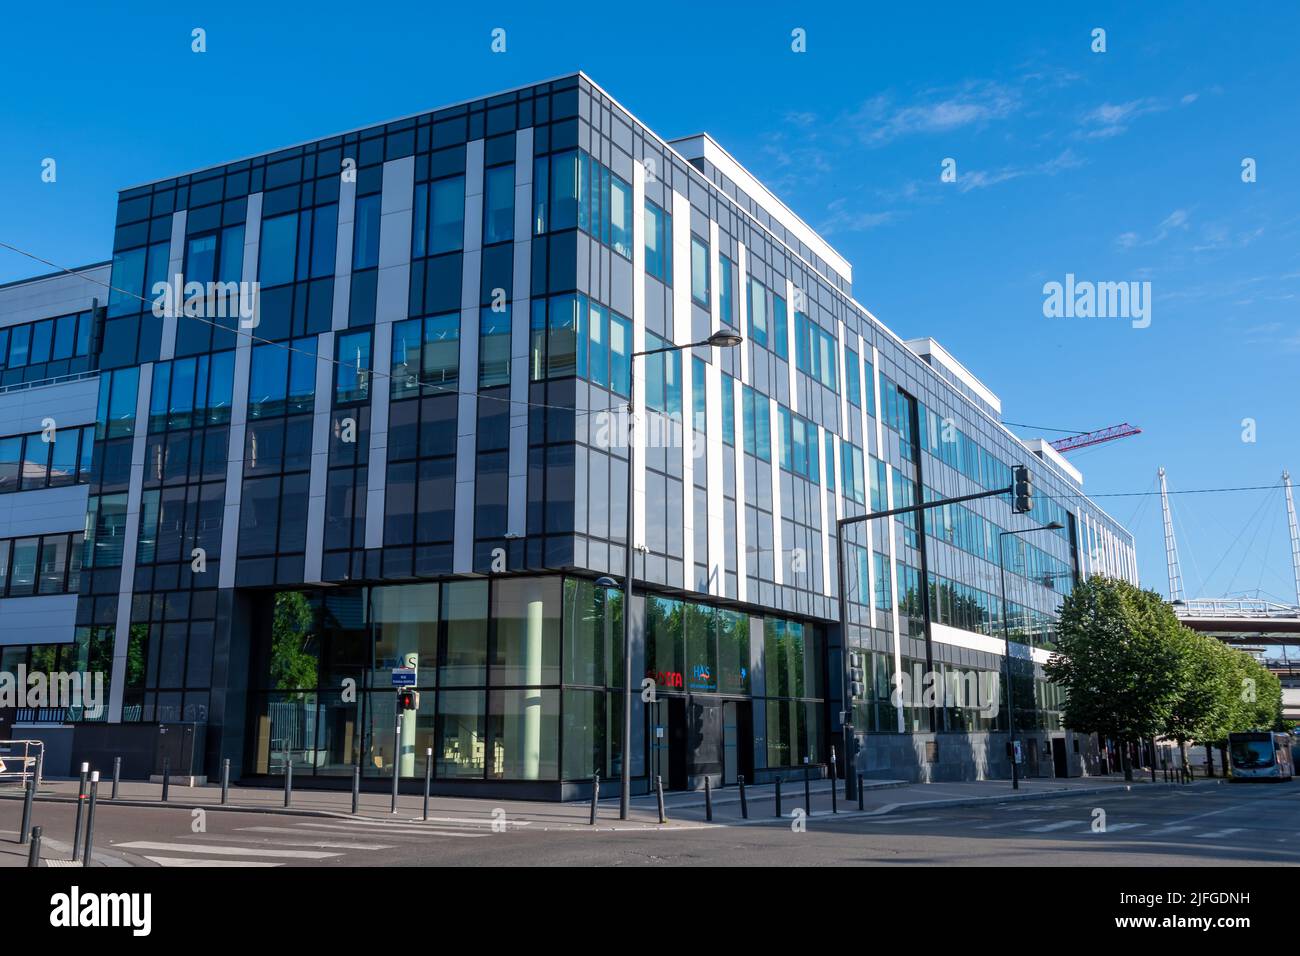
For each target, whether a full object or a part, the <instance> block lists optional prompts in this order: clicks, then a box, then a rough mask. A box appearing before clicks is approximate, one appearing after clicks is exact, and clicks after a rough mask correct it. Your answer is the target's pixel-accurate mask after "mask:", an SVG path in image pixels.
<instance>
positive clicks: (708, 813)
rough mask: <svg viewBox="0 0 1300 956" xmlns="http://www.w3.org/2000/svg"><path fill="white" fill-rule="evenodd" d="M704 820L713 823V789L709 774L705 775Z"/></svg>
mask: <svg viewBox="0 0 1300 956" xmlns="http://www.w3.org/2000/svg"><path fill="white" fill-rule="evenodd" d="M704 819H705V820H708V821H709V822H710V823H712V822H713V789H712V787H711V786H710V784H709V775H708V774H707V773H706V774H705V775H704Z"/></svg>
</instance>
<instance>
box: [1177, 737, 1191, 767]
mask: <svg viewBox="0 0 1300 956" xmlns="http://www.w3.org/2000/svg"><path fill="white" fill-rule="evenodd" d="M1178 757H1179V761H1180V764H1181V766H1179V768H1178V773H1179V775H1180V776H1184V775H1186V773H1187V768H1188V766H1190V764H1189V763H1188V757H1187V741H1186V740H1183V739H1182V738H1181V737H1180V738H1179V740H1178Z"/></svg>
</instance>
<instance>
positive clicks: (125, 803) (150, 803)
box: [0, 794, 704, 856]
mask: <svg viewBox="0 0 1300 956" xmlns="http://www.w3.org/2000/svg"><path fill="white" fill-rule="evenodd" d="M21 799H22V797H11V796H8V795H0V800H21ZM34 802H36V803H41V802H44V803H70V804H75V803H76V802H77V798H76V797H75V796H66V797H65V796H63V795H61V794H44V795H38V796H36V797H35V798H34ZM99 805H100V806H101V807H136V808H145V809H147V808H151V807H152V808H161V809H164V810H166V809H171V810H184V811H191V810H216V811H230V812H235V813H267V814H271V815H274V816H287V817H319V818H322V819H333V820H368V821H374V822H380V823H393V822H409V821H412V820H413V821H416V822H419V823H423V822H424V821H423V820H421V819H420V816H421V813H420V810H419V809H418V808H417V809H412V810H410V811H409V812H408V811H404V810H402V809H401V808H399V810H398V812H397V813H395V814H394V813H384V814H383V815H382V816H375V815H374V814H373V813H351V812H349V811H346V810H318V809H311V808H308V807H303V808H301V809H299V808H296V807H269V806H264V805H259V804H251V805H247V804H237V803H192V802H185V801H182V800H169V801H167V802H166V803H163V802H162V801H161V800H135V799H130V798H118V799H117V800H112V799H102V800H100V801H99ZM700 806H704V804H703V803H701V804H700ZM429 822H430V823H436V822H437V820H436V819H435V818H434V817H430V818H429ZM483 822H484V823H485V824H487V823H491V822H492V819H491V818H490V817H487V818H484V820H483ZM536 822H537V821H529V823H530V824H536ZM555 825H556V824H553V823H552V824H548V826H555ZM559 825H561V826H573V827H575V828H578V829H586V828H587V823H586V820H585V818H584V819H579V818H577V817H575V818H574V822H573V823H572V824H559ZM646 825H648V826H656V827H657V826H660V824H659V823H658V821H657V820H647V821H646ZM515 829H520V828H518V827H516V828H515ZM96 856H98V853H96Z"/></svg>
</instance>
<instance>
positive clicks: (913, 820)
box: [867, 817, 939, 825]
mask: <svg viewBox="0 0 1300 956" xmlns="http://www.w3.org/2000/svg"><path fill="white" fill-rule="evenodd" d="M938 819H939V818H938V817H877V818H875V819H871V820H868V821H867V822H868V823H881V824H886V823H887V824H890V825H893V824H896V823H924V822H926V821H927V820H938Z"/></svg>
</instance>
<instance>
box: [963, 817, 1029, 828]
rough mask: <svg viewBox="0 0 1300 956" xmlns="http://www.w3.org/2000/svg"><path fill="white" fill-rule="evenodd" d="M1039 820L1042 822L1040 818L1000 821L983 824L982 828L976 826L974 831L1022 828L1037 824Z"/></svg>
mask: <svg viewBox="0 0 1300 956" xmlns="http://www.w3.org/2000/svg"><path fill="white" fill-rule="evenodd" d="M1040 820H1042V817H1028V818H1026V819H1024V820H1001V821H999V822H997V823H985V824H984V825H983V826H978V827H976V828H975V829H976V830H1000V829H1002V828H1003V827H1018V826H1024V825H1025V824H1028V823H1038V822H1039V821H1040Z"/></svg>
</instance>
